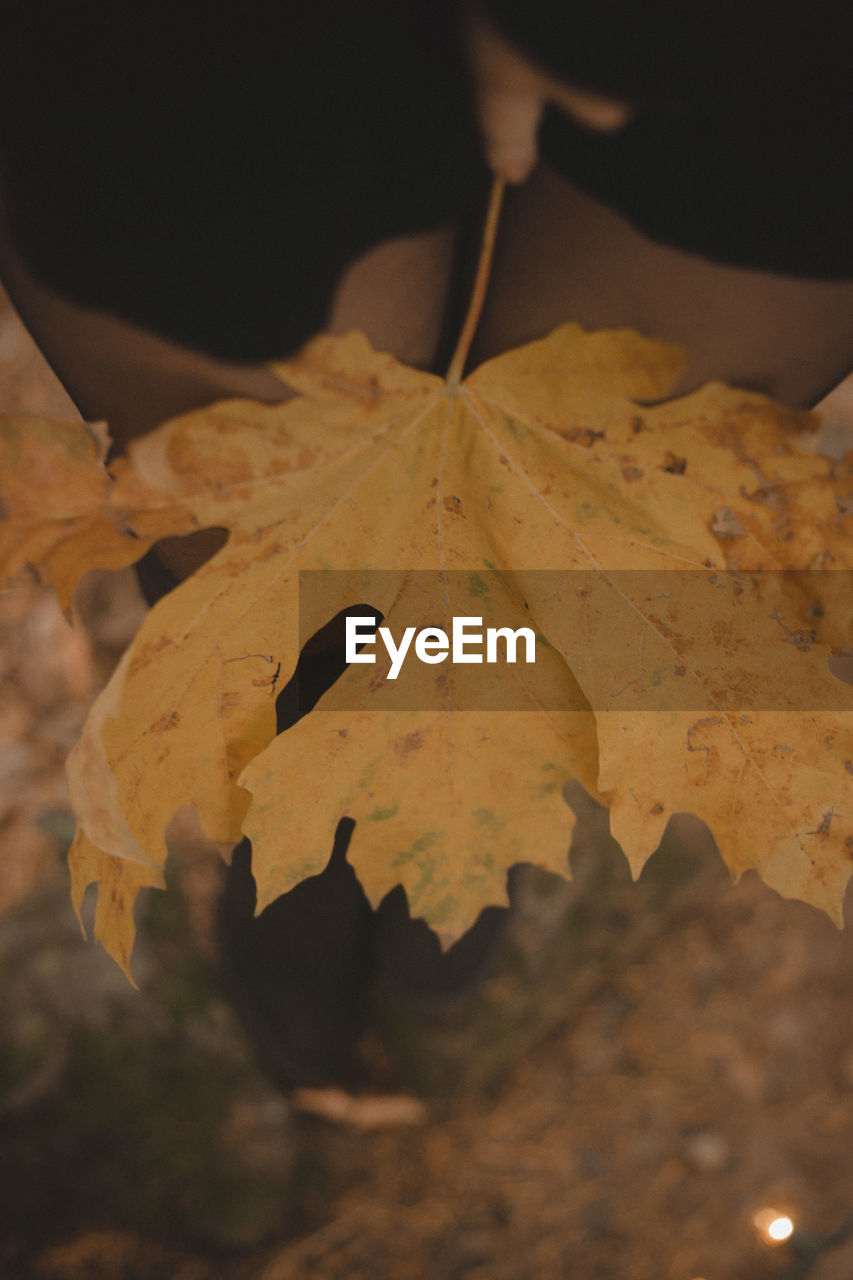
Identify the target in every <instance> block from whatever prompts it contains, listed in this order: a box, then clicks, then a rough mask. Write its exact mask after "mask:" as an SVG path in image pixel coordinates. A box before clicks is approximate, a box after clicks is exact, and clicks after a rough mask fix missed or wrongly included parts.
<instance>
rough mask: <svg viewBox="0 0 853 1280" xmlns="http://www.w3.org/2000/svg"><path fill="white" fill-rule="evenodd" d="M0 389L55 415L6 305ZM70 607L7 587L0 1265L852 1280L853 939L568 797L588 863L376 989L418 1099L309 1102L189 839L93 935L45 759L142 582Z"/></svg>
mask: <svg viewBox="0 0 853 1280" xmlns="http://www.w3.org/2000/svg"><path fill="white" fill-rule="evenodd" d="M0 408H2V409H4V410H11V409H14V410H29V411H31V412H38V413H44V414H52V415H56V416H60V415H62V414H65V413H68V412H71V411H73V410H72V406H70V404H69V402H68V401H67V399H66V398H65V397H64V395H63V393H62V391H61V389H60V388H59V387H58V385H57V384H56V383H55V381H52V380H51V378H50V376H49V374H48V372H47V370H46V369H45V368H44V366H43V364H42V362H41V361H40V359H39V357H38V355H37V353H36V352H35V351H34V350H33V348H32V347H31V345H29V344H28V341H27V339H26V335H25V334H24V332H23V330H22V329H21V328H20V325H19V324H18V323H17V321H16V319H15V317H14V314H13V312H12V311H11V309H10V308H9V307H8V305H5V304H4V305H3V307H2V308H0ZM79 605H80V609H81V612H83V613H84V614H85V616H86V619H87V627H88V636H84V635H83V633H82V632H80V631H77V632H75V631H72V630H71V629H70V628H68V627H67V625H66V623H65V622H64V620H63V619H62V617H61V615H60V614H59V612H58V609H57V607H56V605H55V603H54V602H53V600H52V598H51V597H50V595H49V594H48V593H45V592H44V591H42V590H41V589H40V588H36V587H33V588H22V589H21V590H19V591H15V592H11V593H6V594H0V839H1V840H2V858H0V906H1V907H2V915H0V1045H2V1058H1V1059H0V1133H2V1151H3V1155H4V1159H3V1162H2V1171H0V1275H2V1276H9V1277H15V1278H16V1280H17V1278H18V1277H20V1278H21V1280H28V1278H29V1280H113V1278H115V1280H159V1277H174V1278H175V1280H308V1277H315V1278H316V1277H322V1278H323V1280H344V1278H346V1280H360V1278H361V1277H364V1280H368V1277H369V1278H370V1280H374V1278H376V1280H384V1278H386V1277H387V1280H408V1278H410V1277H411V1280H454V1278H455V1277H470V1278H471V1280H524V1278H526V1277H528V1276H536V1277H537V1280H551V1278H552V1277H553V1278H554V1280H556V1278H557V1277H560V1278H562V1277H572V1278H575V1277H576V1278H577V1280H595V1278H596V1277H619V1278H620V1280H724V1278H726V1280H727V1278H729V1277H750V1278H753V1277H754V1278H755V1280H781V1278H782V1277H785V1280H793V1277H794V1276H804V1275H806V1274H808V1275H809V1276H810V1277H812V1280H849V1277H850V1276H851V1275H853V1236H851V1238H849V1239H848V1238H847V1232H848V1229H850V1227H851V1224H850V1223H849V1222H848V1219H849V1215H850V1214H851V1212H853V1141H851V1139H852V1138H853V1097H851V1089H853V1022H851V1001H850V986H851V981H850V979H851V971H853V940H851V935H850V934H849V933H838V932H836V930H835V929H834V928H833V926H832V925H831V924H830V923H829V921H828V920H826V919H824V918H823V917H822V916H820V915H818V913H817V912H815V911H813V910H812V909H810V908H808V907H805V906H803V905H801V904H797V903H785V902H782V901H781V900H780V899H778V898H776V897H775V896H774V895H773V894H772V893H770V892H769V891H768V890H766V889H764V888H763V886H761V885H760V884H759V883H758V881H757V880H755V879H754V878H753V877H751V876H749V877H747V878H746V879H745V880H744V881H743V882H742V884H741V885H740V886H738V887H733V886H731V885H730V884H729V882H728V878H727V876H726V874H725V872H724V871H723V869H722V866H721V864H720V862H719V860H718V858H717V856H716V853H715V851H714V849H713V846H712V844H711V843H710V841H709V840H708V839H707V837H706V836H705V835H704V834H703V833H702V832H701V831H699V830H698V829H697V827H696V825H695V824H691V823H689V822H685V823H682V824H681V830H680V832H674V831H671V832H670V835H669V838H668V839H667V841H666V842H665V844H664V846H662V848H661V850H660V851H659V852H658V854H656V855H655V857H654V858H653V859H652V860H651V862H650V864H649V867H648V869H647V872H646V873H645V874H644V876H643V877H642V880H641V882H640V883H639V884H638V885H632V884H631V883H630V880H629V878H628V875H627V872H626V870H625V866H624V861H623V859H622V857H621V854H619V852H618V850H616V849H615V848H614V846H612V844H611V843H610V841H609V839H608V837H607V834H606V824H605V822H604V817H603V815H602V814H601V813H600V812H598V811H597V810H595V809H594V807H593V806H591V805H589V804H587V805H586V807H585V819H584V821H583V822H582V824H581V831H580V834H579V835H578V837H577V839H576V841H575V846H574V848H573V852H572V865H573V870H574V873H575V881H574V883H573V884H572V885H571V886H570V885H568V884H566V883H564V882H563V881H561V880H558V879H556V878H554V877H550V876H545V875H543V874H538V873H534V872H532V871H531V870H529V869H528V870H527V871H522V872H520V873H519V874H517V875H514V876H513V878H512V882H511V887H512V896H513V903H514V910H513V915H512V920H511V927H510V932H509V940H508V942H507V943H506V944H505V945H504V946H503V947H502V948H501V949H500V953H499V954H496V955H495V956H494V958H493V960H492V962H491V963H490V965H489V966H488V968H487V972H486V973H485V976H484V981H483V983H482V985H481V986H479V987H478V988H477V990H475V991H472V992H468V993H467V994H465V995H460V996H459V997H458V998H457V999H456V1000H454V1001H449V1000H448V999H446V998H445V999H442V1000H441V1001H436V1000H434V999H433V1000H432V1001H430V1000H428V999H427V998H426V997H424V998H422V999H420V1000H412V999H402V998H401V996H400V994H399V992H395V991H394V990H393V989H390V990H389V989H387V988H386V989H383V990H377V991H375V992H373V995H372V1008H373V1016H372V1020H371V1026H370V1028H369V1029H368V1031H367V1032H366V1033H365V1043H364V1045H363V1053H364V1056H365V1059H366V1060H368V1061H370V1060H371V1057H372V1058H373V1059H374V1060H375V1062H376V1064H377V1078H379V1077H381V1078H382V1079H383V1080H386V1081H387V1080H390V1081H392V1083H393V1084H394V1087H397V1088H400V1089H401V1090H404V1091H405V1092H406V1095H407V1096H408V1097H409V1099H414V1098H418V1097H419V1098H422V1099H424V1101H425V1108H423V1109H421V1108H420V1107H419V1106H418V1104H417V1103H416V1102H412V1101H410V1102H409V1103H407V1104H406V1103H405V1101H403V1103H401V1099H400V1098H399V1097H396V1098H395V1097H389V1096H379V1097H377V1098H374V1099H372V1100H371V1101H370V1102H369V1103H365V1102H364V1101H362V1102H360V1103H359V1102H355V1103H354V1102H353V1101H352V1100H348V1099H347V1098H345V1097H338V1096H336V1095H335V1094H333V1093H331V1092H329V1091H325V1092H324V1093H323V1094H321V1095H320V1096H319V1097H318V1098H315V1099H313V1100H311V1099H307V1100H306V1099H303V1100H302V1101H303V1102H306V1101H308V1102H311V1105H312V1107H313V1110H305V1109H303V1108H301V1107H300V1106H299V1105H298V1102H299V1100H298V1099H285V1098H284V1097H283V1096H282V1095H280V1094H279V1093H278V1092H277V1091H276V1090H275V1089H274V1088H273V1087H272V1086H271V1085H270V1084H269V1083H267V1081H266V1080H265V1079H264V1078H263V1076H262V1075H261V1073H260V1070H259V1068H258V1067H257V1065H256V1064H255V1059H254V1057H253V1052H252V1048H251V1046H250V1045H249V1044H248V1043H247V1041H246V1038H245V1036H244V1034H243V1032H242V1030H241V1029H240V1027H239V1026H238V1025H237V1022H236V1019H235V1017H234V1015H233V1012H232V1011H231V1008H230V1006H229V1005H228V1002H227V1001H226V1000H225V998H224V997H223V994H222V991H221V989H220V987H219V984H218V979H217V974H216V956H215V950H214V948H213V945H212V940H211V927H210V922H211V914H212V903H213V900H214V898H215V896H216V893H217V892H218V888H219V885H220V879H221V868H220V867H219V866H218V865H217V864H216V863H215V861H213V860H207V859H206V858H204V857H203V856H202V854H201V852H200V851H199V849H198V847H197V844H198V842H194V841H193V840H192V839H189V840H186V839H185V840H184V841H183V844H184V846H185V847H184V854H183V857H182V858H181V859H179V860H177V861H176V865H175V868H174V871H173V873H172V879H173V881H174V883H173V886H172V888H171V889H170V891H169V893H167V894H152V895H150V896H149V898H148V899H147V900H146V902H145V904H144V906H143V910H142V912H141V920H140V925H141V933H142V940H141V943H140V945H139V947H138V949H137V953H136V956H135V962H134V963H135V971H136V973H137V977H138V980H139V985H140V991H139V992H135V991H134V990H133V989H132V988H131V987H130V986H129V985H128V984H127V983H126V981H125V979H124V978H123V977H122V975H121V974H120V973H119V971H118V969H117V968H116V967H115V966H114V965H113V964H112V962H111V961H110V960H109V959H108V958H107V957H106V956H105V955H104V953H103V952H102V951H101V950H100V949H99V948H97V947H95V946H92V945H91V944H88V943H85V942H84V941H83V940H82V939H81V937H80V931H79V927H78V925H77V922H76V920H75V918H74V916H73V913H72V912H71V909H70V906H69V904H68V894H67V887H66V883H65V872H64V865H63V860H62V853H63V850H64V849H65V847H66V846H67V843H68V840H69V839H70V835H71V830H72V820H71V816H70V814H69V812H68V805H67V795H66V791H65V786H64V777H63V772H62V763H63V760H64V757H65V754H66V753H67V751H68V749H69V747H70V745H71V744H72V742H73V741H74V738H75V736H76V734H77V732H78V731H79V727H80V724H81V722H82V717H83V715H84V713H85V708H86V706H87V704H88V701H89V700H90V698H91V696H92V693H93V692H94V690H95V689H96V688H97V687H98V685H99V684H100V683H101V682H102V681H103V679H104V678H105V677H106V674H107V673H108V671H109V669H110V667H111V665H112V663H114V662H115V660H116V658H117V656H118V653H119V652H120V651H121V648H122V646H123V645H124V643H126V641H127V639H128V638H129V635H130V634H131V633H132V630H133V628H134V626H135V625H136V620H138V617H139V616H140V609H141V605H140V602H139V598H138V594H137V593H136V590H135V585H134V582H133V579H132V577H130V576H128V575H123V576H116V577H99V578H97V579H93V580H91V581H89V582H88V583H87V584H86V585H85V587H84V590H83V591H82V593H81V596H80V598H79ZM401 1105H402V1111H401ZM318 1112H325V1113H326V1114H327V1118H323V1116H322V1115H320V1114H318ZM338 1114H342V1115H343V1117H344V1118H343V1119H342V1120H338V1119H335V1118H328V1117H334V1116H335V1115H338ZM401 1120H404V1121H406V1122H405V1123H401V1122H400V1121H401ZM766 1207H772V1208H774V1209H778V1210H779V1211H780V1212H782V1211H784V1212H787V1213H789V1214H790V1215H791V1217H792V1218H793V1219H794V1222H795V1224H796V1226H797V1235H796V1237H795V1244H794V1245H792V1244H791V1243H787V1244H781V1245H779V1246H777V1247H771V1246H770V1245H768V1244H767V1243H765V1242H764V1241H763V1240H762V1239H761V1238H760V1237H759V1235H758V1233H757V1231H756V1228H755V1226H754V1224H753V1217H754V1215H755V1213H756V1212H757V1211H759V1210H761V1209H762V1208H766ZM833 1232H835V1233H836V1237H837V1238H836V1239H830V1240H827V1237H828V1236H830V1235H831V1233H833ZM822 1243H825V1244H826V1245H827V1247H826V1248H823V1249H821V1248H820V1246H821V1244H822ZM830 1245H831V1246H832V1247H829V1246H830Z"/></svg>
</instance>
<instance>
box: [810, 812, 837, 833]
mask: <svg viewBox="0 0 853 1280" xmlns="http://www.w3.org/2000/svg"><path fill="white" fill-rule="evenodd" d="M832 812H833V811H832V809H827V811H826V813H825V814H824V815H823V817H822V818H821V820H820V824H819V826H818V829H817V831H815V833H814V834H815V835H816V836H828V835H829V824H830V823H831V822H832Z"/></svg>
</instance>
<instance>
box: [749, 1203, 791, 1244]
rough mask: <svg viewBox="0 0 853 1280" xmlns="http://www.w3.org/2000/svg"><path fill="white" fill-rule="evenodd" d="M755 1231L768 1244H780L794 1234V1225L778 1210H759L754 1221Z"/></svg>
mask: <svg viewBox="0 0 853 1280" xmlns="http://www.w3.org/2000/svg"><path fill="white" fill-rule="evenodd" d="M752 1221H753V1223H754V1225H755V1229H756V1230H757V1231H758V1233H759V1235H761V1236H762V1237H763V1238H764V1240H765V1241H766V1242H767V1243H768V1244H780V1243H781V1242H782V1241H783V1240H788V1239H790V1237H791V1236H792V1235H793V1233H794V1224H793V1222H792V1221H791V1219H790V1218H789V1217H788V1215H787V1214H786V1213H780V1212H779V1210H778V1209H759V1211H758V1213H756V1214H755V1216H754V1217H753V1219H752Z"/></svg>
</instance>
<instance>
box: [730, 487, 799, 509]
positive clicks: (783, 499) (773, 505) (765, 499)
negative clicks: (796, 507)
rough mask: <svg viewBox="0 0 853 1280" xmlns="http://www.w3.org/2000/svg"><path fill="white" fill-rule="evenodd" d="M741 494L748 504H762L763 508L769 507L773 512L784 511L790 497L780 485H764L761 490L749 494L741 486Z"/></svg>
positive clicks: (754, 490)
mask: <svg viewBox="0 0 853 1280" xmlns="http://www.w3.org/2000/svg"><path fill="white" fill-rule="evenodd" d="M740 492H741V496H742V497H744V498H746V500H747V502H760V503H761V505H762V506H764V507H769V508H770V510H771V511H784V509H785V507H787V505H788V495H787V493H786V492H785V490H784V489H783V488H782V486H781V485H780V484H763V485H760V486H759V488H757V489H753V491H752V493H747V491H746V489H745V488H744V486H743V485H741V486H740Z"/></svg>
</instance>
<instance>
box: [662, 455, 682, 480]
mask: <svg viewBox="0 0 853 1280" xmlns="http://www.w3.org/2000/svg"><path fill="white" fill-rule="evenodd" d="M661 470H662V471H668V472H669V474H670V475H671V476H683V475H684V473H685V471H686V470H687V459H686V458H679V456H678V454H677V453H673V452H672V450H671V449H667V451H666V454H665V455H664V462H663V466H662V467H661Z"/></svg>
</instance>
